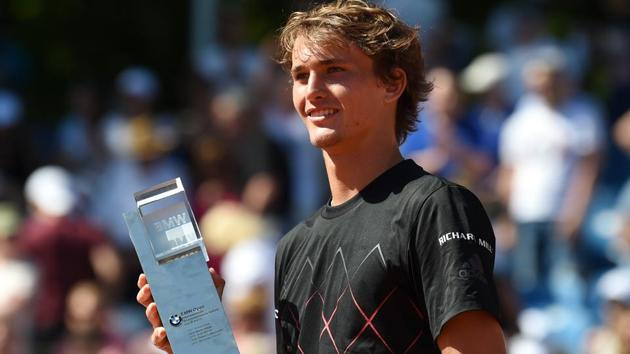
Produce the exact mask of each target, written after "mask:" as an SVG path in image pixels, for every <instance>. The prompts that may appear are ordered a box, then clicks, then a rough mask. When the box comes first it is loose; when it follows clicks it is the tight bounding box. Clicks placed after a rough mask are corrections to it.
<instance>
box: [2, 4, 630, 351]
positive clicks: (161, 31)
mask: <svg viewBox="0 0 630 354" xmlns="http://www.w3.org/2000/svg"><path fill="white" fill-rule="evenodd" d="M382 3H384V4H385V5H386V6H388V7H391V8H393V9H394V11H396V12H398V13H399V14H401V16H402V17H403V18H404V19H405V20H406V21H407V22H408V23H410V24H414V25H418V26H419V27H420V33H421V38H422V44H423V50H424V54H425V58H426V61H427V64H428V74H429V76H430V77H431V79H432V80H433V81H434V84H435V90H434V92H433V93H432V94H431V97H430V100H429V102H427V103H426V104H424V105H423V108H422V112H421V114H420V119H421V123H420V124H419V126H418V127H419V128H418V131H417V132H416V133H414V134H412V135H411V136H410V137H409V138H408V139H407V141H406V142H405V143H404V144H403V145H402V151H403V152H404V154H405V156H406V157H407V158H412V159H414V160H416V161H417V162H418V163H419V164H420V165H422V166H424V167H425V169H427V170H429V171H431V172H433V173H435V174H439V175H442V176H445V177H447V178H450V179H452V180H455V181H457V182H458V183H461V184H463V185H465V186H467V187H468V188H470V189H472V190H473V191H474V192H475V193H476V194H477V195H478V196H479V197H480V198H481V200H482V202H483V203H484V205H485V207H486V209H487V211H488V213H489V214H490V217H491V219H492V221H493V224H494V227H495V233H496V236H497V247H496V248H497V249H496V267H495V268H496V282H497V286H498V288H499V292H500V297H501V306H502V308H503V318H502V325H503V327H504V329H505V331H506V335H507V337H508V346H509V349H510V353H517V354H518V353H528V354H530V353H531V354H536V353H603V354H609V353H610V354H612V353H630V182H629V181H630V179H629V177H630V164H629V154H630V3H629V2H628V1H625V0H602V1H595V0H573V1H568V0H559V1H551V0H537V1H520V2H519V1H500V0H480V1H475V2H464V1H453V0H451V1H442V0H389V1H383V2H382ZM310 4H311V2H309V1H290V0H282V1H271V0H257V1H255V0H233V1H225V0H189V1H143V0H140V1H133V2H121V1H76V0H74V1H73V0H58V1H55V2H49V1H48V2H47V1H44V0H4V1H2V2H0V284H1V285H0V288H1V290H0V353H2V354H22V353H24V354H31V353H34V354H40V353H41V354H48V353H53V354H92V353H94V354H122V353H129V354H145V353H146V354H148V353H159V351H157V350H156V349H153V348H152V347H151V345H150V343H149V334H150V329H149V325H148V323H147V321H146V319H145V318H144V309H143V308H142V307H141V306H140V305H138V304H137V303H136V302H135V294H136V285H135V284H136V280H137V276H138V274H139V273H140V267H139V264H138V261H137V259H136V256H135V253H134V250H133V247H132V245H131V243H130V240H129V237H128V235H127V231H126V227H125V225H124V222H123V219H122V217H121V213H122V212H123V211H127V210H132V209H133V208H134V203H133V198H132V193H133V192H135V191H138V190H140V189H143V188H146V187H148V186H151V185H153V184H156V183H159V182H162V181H165V180H167V179H171V178H175V177H177V176H180V177H182V179H183V180H184V183H185V186H186V189H187V191H188V193H189V199H190V201H191V203H192V205H193V209H194V211H195V214H196V217H197V220H198V221H199V224H200V227H201V230H202V232H203V234H204V236H205V238H206V241H207V244H208V251H209V252H210V253H211V265H212V266H213V267H215V268H216V269H217V270H218V271H219V272H220V273H221V274H222V276H223V277H224V278H225V279H226V281H227V286H226V289H225V294H224V298H223V301H224V305H225V308H226V311H227V313H228V316H229V318H230V321H231V323H232V326H233V328H234V332H235V335H236V338H237V341H238V344H239V347H240V349H241V351H242V352H243V353H245V354H246V353H272V352H274V351H275V346H274V335H273V306H272V296H273V294H272V287H273V262H274V260H273V257H274V250H275V244H276V242H277V240H278V239H279V238H280V237H281V235H282V234H283V233H284V232H286V231H287V230H288V229H290V228H291V227H292V226H293V225H294V224H295V223H297V222H299V221H300V220H301V219H303V218H305V217H306V216H308V215H310V214H311V213H313V212H314V211H315V210H316V209H317V208H318V207H319V206H321V205H322V204H323V203H324V202H325V201H326V200H327V199H328V195H329V194H328V187H327V184H326V180H325V175H324V170H323V163H322V161H321V154H320V153H319V152H318V151H317V150H316V149H314V148H312V147H311V146H310V144H309V143H308V138H307V133H306V130H305V129H304V127H303V126H302V123H301V122H300V120H299V118H298V116H297V115H296V113H295V112H294V111H293V108H292V104H291V96H290V90H289V89H288V88H289V86H288V85H289V82H288V79H289V78H288V76H287V75H286V74H285V73H284V72H282V70H281V69H280V68H279V67H278V66H277V65H276V64H275V63H274V61H273V59H272V58H273V56H274V52H275V37H276V35H277V34H278V28H279V27H280V26H281V25H282V23H283V22H284V21H285V20H286V18H287V16H288V15H289V14H290V13H291V12H292V11H295V10H299V9H304V8H306V7H308V6H309V5H310Z"/></svg>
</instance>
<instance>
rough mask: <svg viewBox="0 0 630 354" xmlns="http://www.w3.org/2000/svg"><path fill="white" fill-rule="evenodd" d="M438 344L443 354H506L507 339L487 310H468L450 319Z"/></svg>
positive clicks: (441, 333)
mask: <svg viewBox="0 0 630 354" xmlns="http://www.w3.org/2000/svg"><path fill="white" fill-rule="evenodd" d="M437 344H438V347H439V348H440V350H441V351H442V354H504V353H506V352H507V350H506V348H505V339H504V338H503V330H502V329H501V326H500V325H499V323H498V322H497V320H496V319H495V318H494V317H493V316H492V315H490V314H489V313H488V312H486V311H466V312H462V313H460V314H459V315H457V316H455V317H453V318H452V319H450V320H449V321H448V322H446V324H445V325H444V327H442V331H441V332H440V335H439V336H438V337H437Z"/></svg>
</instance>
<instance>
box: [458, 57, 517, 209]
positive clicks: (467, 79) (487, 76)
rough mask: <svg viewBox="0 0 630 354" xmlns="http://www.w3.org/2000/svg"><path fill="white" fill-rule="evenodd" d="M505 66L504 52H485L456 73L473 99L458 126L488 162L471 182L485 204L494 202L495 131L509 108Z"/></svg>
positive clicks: (497, 141)
mask: <svg viewBox="0 0 630 354" xmlns="http://www.w3.org/2000/svg"><path fill="white" fill-rule="evenodd" d="M508 70H509V68H508V63H507V58H506V57H505V55H503V54H500V53H486V54H482V55H480V56H478V57H477V58H475V59H474V60H473V61H472V62H471V63H470V64H469V65H468V66H467V67H466V68H465V69H464V70H463V71H462V73H461V74H460V76H459V81H460V83H461V87H462V90H463V91H464V92H465V93H467V94H469V95H470V96H471V98H472V99H473V100H472V102H471V104H470V108H469V112H468V114H467V115H466V116H465V117H464V119H463V120H462V122H461V125H462V128H463V129H464V130H466V131H468V134H470V135H471V136H472V139H473V145H474V147H475V149H476V150H477V151H479V152H480V153H481V154H483V155H484V156H485V158H486V159H487V161H488V162H489V167H488V171H487V172H486V173H485V174H484V175H483V176H481V178H479V181H478V183H477V184H476V185H475V186H471V187H472V188H474V189H475V192H477V195H478V196H479V198H480V199H481V201H482V203H484V205H486V206H489V205H490V204H495V203H496V196H495V184H496V171H497V166H498V161H499V156H498V155H499V134H500V132H501V128H502V127H503V123H504V121H505V119H506V118H507V116H508V115H509V113H510V111H511V107H510V104H509V103H508V102H507V99H506V97H505V92H504V91H505V89H504V82H505V79H506V77H507V75H508ZM492 217H493V216H491V218H492Z"/></svg>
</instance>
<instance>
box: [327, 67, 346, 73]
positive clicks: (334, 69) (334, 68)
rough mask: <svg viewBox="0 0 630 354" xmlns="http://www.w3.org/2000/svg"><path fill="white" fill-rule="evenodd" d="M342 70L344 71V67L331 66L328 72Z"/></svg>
mask: <svg viewBox="0 0 630 354" xmlns="http://www.w3.org/2000/svg"><path fill="white" fill-rule="evenodd" d="M340 71H343V68H342V67H339V66H331V67H329V68H328V73H336V72H340Z"/></svg>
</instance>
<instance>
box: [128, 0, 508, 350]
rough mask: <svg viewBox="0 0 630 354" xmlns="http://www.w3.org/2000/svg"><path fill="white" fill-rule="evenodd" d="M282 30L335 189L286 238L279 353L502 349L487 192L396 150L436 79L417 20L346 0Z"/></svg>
mask: <svg viewBox="0 0 630 354" xmlns="http://www.w3.org/2000/svg"><path fill="white" fill-rule="evenodd" d="M280 42H281V48H282V50H283V53H282V57H281V60H280V61H281V63H282V64H284V65H285V66H286V67H287V68H289V70H290V72H291V77H292V80H293V102H294V105H295V108H296V110H297V111H298V113H299V114H300V116H301V117H302V119H303V121H304V124H305V125H306V127H307V129H308V132H309V137H310V141H311V143H312V144H313V145H315V146H317V147H319V148H320V149H322V152H323V156H324V161H325V165H326V170H327V174H328V180H329V183H330V189H331V195H332V197H331V200H330V202H329V203H328V205H326V206H324V207H322V208H321V209H320V210H319V211H318V212H317V213H316V214H315V215H313V216H312V217H311V218H309V219H308V220H306V221H304V222H303V223H301V224H299V225H298V226H296V227H295V228H294V229H293V230H292V231H290V232H289V233H288V234H287V235H286V236H285V237H284V238H283V239H282V240H281V241H280V244H279V246H278V251H277V256H276V294H275V303H276V317H277V321H276V323H277V327H276V335H277V349H278V353H306V354H309V353H346V352H353V353H440V351H441V352H442V353H505V345H504V341H503V334H502V331H501V328H500V326H499V324H498V322H497V320H496V317H497V296H496V291H495V289H494V284H493V280H492V268H493V264H494V236H493V232H492V228H491V226H490V222H489V221H488V218H487V216H486V214H485V212H484V211H483V208H482V206H481V204H480V203H479V201H478V200H477V199H476V198H475V197H474V196H473V195H472V194H471V193H470V192H469V191H467V190H466V189H464V188H463V187H460V186H457V185H454V184H452V183H450V182H447V181H445V180H442V179H439V178H437V177H434V176H431V175H429V174H428V173H426V172H425V171H424V170H422V168H420V167H419V166H417V165H416V164H415V163H413V162H412V161H410V160H406V161H403V158H402V157H401V154H400V152H399V149H398V146H399V144H400V143H401V142H402V141H403V140H404V139H405V137H406V135H407V133H408V132H409V131H411V130H413V129H414V126H415V122H416V116H417V106H418V103H419V102H420V101H424V100H425V99H426V96H427V94H428V92H429V91H430V88H431V84H430V83H428V82H426V81H425V78H424V74H423V69H424V68H423V60H422V56H421V51H420V43H419V40H418V33H417V31H416V30H415V29H413V28H411V27H409V26H407V25H405V24H404V23H402V22H401V21H400V20H399V19H398V18H396V16H394V15H393V14H392V13H391V12H388V11H387V10H385V9H383V8H380V7H377V6H373V5H369V4H367V3H365V2H364V1H361V0H348V1H339V2H336V3H333V4H324V5H320V6H318V7H316V8H314V9H312V10H310V11H308V12H296V13H294V14H292V15H291V17H290V18H289V21H288V23H287V25H286V27H285V28H284V29H283V31H282V34H281V38H280ZM213 276H214V277H215V279H216V281H217V282H219V281H220V280H219V279H218V277H217V276H216V274H214V273H213ZM145 283H146V281H145V280H144V279H143V278H142V277H141V280H140V282H139V285H141V286H143V285H144V284H145ZM149 295H150V294H149V292H148V289H147V287H146V286H143V287H142V288H141V290H140V292H139V294H138V299H139V301H140V302H141V303H143V304H145V305H149V303H150V302H151V301H150V296H149ZM147 316H148V317H149V320H150V321H151V323H152V324H153V326H154V327H158V328H157V329H156V330H155V331H154V337H153V339H154V343H156V345H158V346H162V347H164V345H165V344H167V342H166V339H165V337H164V331H163V328H159V320H158V319H157V312H156V311H155V306H154V305H149V308H148V310H147Z"/></svg>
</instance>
